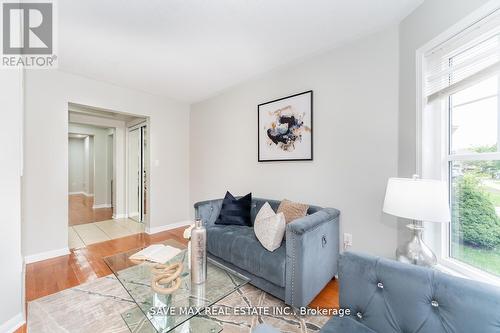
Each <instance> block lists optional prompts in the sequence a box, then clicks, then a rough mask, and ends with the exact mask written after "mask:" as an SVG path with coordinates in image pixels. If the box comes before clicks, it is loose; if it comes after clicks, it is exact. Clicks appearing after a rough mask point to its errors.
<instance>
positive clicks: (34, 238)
mask: <svg viewBox="0 0 500 333" xmlns="http://www.w3.org/2000/svg"><path fill="white" fill-rule="evenodd" d="M25 101H26V102H25V103H26V109H25V110H26V121H25V122H26V128H25V131H26V142H25V166H26V168H25V177H24V179H23V203H24V205H23V214H24V221H23V223H24V225H25V227H24V228H23V244H24V245H25V254H26V255H33V254H39V253H44V252H46V251H53V250H61V251H60V252H59V253H62V252H63V251H64V250H65V248H67V239H68V237H67V235H68V234H67V232H68V231H67V222H68V220H67V219H68V202H67V191H68V178H67V176H62V175H67V172H68V140H67V133H68V102H73V103H76V104H82V105H89V106H94V107H100V108H104V109H108V110H113V111H118V112H124V113H129V114H137V115H141V116H146V117H150V125H149V133H150V147H151V149H150V153H151V155H150V159H151V161H152V163H151V166H152V167H151V171H150V184H151V185H150V191H149V193H150V199H151V200H150V201H149V203H150V208H149V212H150V216H149V220H150V221H149V223H150V225H149V227H150V228H156V227H160V226H163V225H168V224H171V223H175V222H178V221H182V220H186V219H187V218H188V217H189V211H190V207H189V204H188V203H189V194H188V191H189V171H188V168H189V163H188V159H189V135H188V133H189V128H188V126H189V106H188V105H186V104H183V103H177V102H174V101H170V100H167V99H165V98H161V97H156V96H153V95H149V94H146V93H142V92H138V91H134V90H130V89H125V88H121V87H118V86H115V85H111V84H107V83H103V82H99V81H94V80H91V79H87V78H84V77H81V76H76V75H71V74H68V73H64V72H60V71H56V70H50V71H30V72H28V73H27V74H26V89H25ZM40 235H44V237H40ZM53 253H54V252H53Z"/></svg>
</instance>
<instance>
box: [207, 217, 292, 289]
mask: <svg viewBox="0 0 500 333" xmlns="http://www.w3.org/2000/svg"><path fill="white" fill-rule="evenodd" d="M207 250H208V252H210V253H211V254H213V255H214V256H217V257H219V258H221V259H223V260H225V261H227V262H230V263H231V264H233V265H235V266H237V267H239V268H241V269H244V270H246V271H249V272H251V273H252V274H254V275H256V276H259V277H261V278H263V279H266V280H268V281H270V282H272V283H274V284H276V285H278V286H280V287H285V262H286V248H285V246H284V243H283V244H282V245H281V246H280V247H279V248H277V249H276V250H274V251H273V252H269V251H268V250H266V249H265V248H264V247H262V245H261V244H260V243H259V240H258V239H257V237H255V233H254V231H253V228H251V227H245V226H236V225H228V226H219V225H214V226H211V227H209V228H207Z"/></svg>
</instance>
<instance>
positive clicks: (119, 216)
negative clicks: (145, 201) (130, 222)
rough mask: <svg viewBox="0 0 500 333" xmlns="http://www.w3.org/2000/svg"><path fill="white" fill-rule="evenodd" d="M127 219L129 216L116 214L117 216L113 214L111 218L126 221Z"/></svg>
mask: <svg viewBox="0 0 500 333" xmlns="http://www.w3.org/2000/svg"><path fill="white" fill-rule="evenodd" d="M127 217H128V216H127V214H116V215H114V214H113V216H111V218H113V219H126V218H127Z"/></svg>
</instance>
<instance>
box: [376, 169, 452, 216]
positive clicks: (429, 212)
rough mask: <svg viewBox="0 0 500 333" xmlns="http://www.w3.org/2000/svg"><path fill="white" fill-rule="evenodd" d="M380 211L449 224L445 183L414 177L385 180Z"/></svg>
mask: <svg viewBox="0 0 500 333" xmlns="http://www.w3.org/2000/svg"><path fill="white" fill-rule="evenodd" d="M383 211H384V212H385V213H387V214H391V215H394V216H399V217H404V218H407V219H412V220H418V221H428V222H450V207H449V204H448V190H447V187H446V183H445V182H443V181H439V180H430V179H418V178H414V179H412V178H389V181H388V182H387V189H386V192H385V200H384V208H383Z"/></svg>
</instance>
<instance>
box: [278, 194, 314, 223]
mask: <svg viewBox="0 0 500 333" xmlns="http://www.w3.org/2000/svg"><path fill="white" fill-rule="evenodd" d="M308 209H309V205H305V204H301V203H297V202H293V201H290V200H287V199H284V200H283V201H281V203H280V205H279V207H278V213H283V215H285V220H286V223H290V222H292V221H293V220H296V219H300V218H301V217H304V216H306V214H307V210H308Z"/></svg>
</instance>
